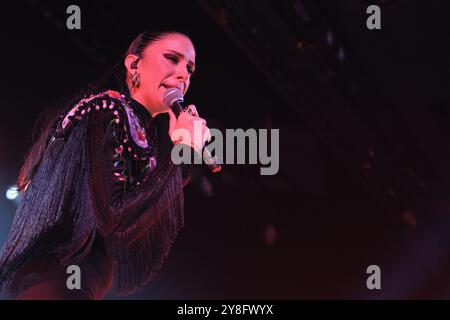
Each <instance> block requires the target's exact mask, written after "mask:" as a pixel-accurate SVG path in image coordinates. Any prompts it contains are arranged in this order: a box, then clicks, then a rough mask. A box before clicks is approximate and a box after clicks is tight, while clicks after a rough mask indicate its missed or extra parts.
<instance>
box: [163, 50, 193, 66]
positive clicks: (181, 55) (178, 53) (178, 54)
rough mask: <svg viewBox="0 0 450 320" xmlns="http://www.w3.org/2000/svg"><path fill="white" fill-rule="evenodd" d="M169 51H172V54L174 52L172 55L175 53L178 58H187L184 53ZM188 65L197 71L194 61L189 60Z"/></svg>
mask: <svg viewBox="0 0 450 320" xmlns="http://www.w3.org/2000/svg"><path fill="white" fill-rule="evenodd" d="M167 51H170V52H172V53H175V54H176V55H177V56H180V57H182V58H185V56H184V54H182V53H180V52H178V51H175V50H171V49H168V50H167ZM188 64H189V65H190V66H191V67H193V68H194V69H195V63H194V62H193V61H192V60H188Z"/></svg>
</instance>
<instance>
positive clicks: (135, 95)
mask: <svg viewBox="0 0 450 320" xmlns="http://www.w3.org/2000/svg"><path fill="white" fill-rule="evenodd" d="M131 97H132V98H133V99H134V100H136V101H137V102H139V103H140V104H142V105H143V106H144V107H145V109H147V111H148V112H149V113H150V114H151V115H152V117H155V116H156V115H157V114H160V113H161V111H154V110H152V109H151V108H150V107H149V106H148V104H147V103H145V99H144V98H143V97H142V95H141V94H140V93H139V92H137V91H133V92H132V93H131Z"/></svg>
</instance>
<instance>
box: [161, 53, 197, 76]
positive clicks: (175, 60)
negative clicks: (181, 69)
mask: <svg viewBox="0 0 450 320" xmlns="http://www.w3.org/2000/svg"><path fill="white" fill-rule="evenodd" d="M164 57H165V58H166V59H167V60H169V61H171V62H172V63H174V64H178V62H180V60H179V58H178V57H177V56H176V55H173V54H165V55H164ZM186 69H187V71H188V72H189V74H190V75H191V76H192V75H193V74H194V67H193V66H192V65H190V64H188V65H187V67H186Z"/></svg>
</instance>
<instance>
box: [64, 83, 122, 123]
mask: <svg viewBox="0 0 450 320" xmlns="http://www.w3.org/2000/svg"><path fill="white" fill-rule="evenodd" d="M125 109H126V99H125V95H123V94H121V93H119V92H117V91H112V90H108V91H104V92H101V93H98V94H95V95H90V96H89V97H86V98H83V99H81V100H80V101H79V102H78V103H77V104H76V105H75V106H73V108H72V109H71V110H70V111H69V112H68V113H67V114H65V115H62V118H63V119H62V122H61V129H62V130H64V129H66V128H67V127H69V126H71V125H74V124H76V123H77V122H79V121H81V120H82V119H84V118H86V117H89V116H90V114H91V113H94V112H95V111H106V113H108V114H111V115H115V116H116V117H117V118H120V116H121V115H120V113H122V114H123V113H124V112H125ZM102 113H104V112H102Z"/></svg>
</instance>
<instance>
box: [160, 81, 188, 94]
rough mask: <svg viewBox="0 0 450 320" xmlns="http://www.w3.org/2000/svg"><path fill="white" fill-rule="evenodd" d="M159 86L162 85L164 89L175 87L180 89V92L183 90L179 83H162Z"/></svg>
mask: <svg viewBox="0 0 450 320" xmlns="http://www.w3.org/2000/svg"><path fill="white" fill-rule="evenodd" d="M161 87H164V88H166V89H170V88H176V89H178V90H180V91H181V92H184V86H183V85H182V84H179V85H177V86H176V85H170V84H165V83H162V84H161Z"/></svg>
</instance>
